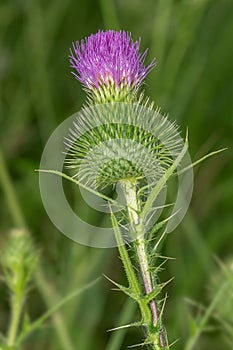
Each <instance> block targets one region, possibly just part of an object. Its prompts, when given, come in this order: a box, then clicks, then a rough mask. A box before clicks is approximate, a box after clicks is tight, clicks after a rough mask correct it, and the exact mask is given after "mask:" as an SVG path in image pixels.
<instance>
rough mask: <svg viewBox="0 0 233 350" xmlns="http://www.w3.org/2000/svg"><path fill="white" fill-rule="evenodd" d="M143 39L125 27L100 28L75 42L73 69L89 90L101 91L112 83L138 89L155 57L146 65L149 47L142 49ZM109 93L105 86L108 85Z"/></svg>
mask: <svg viewBox="0 0 233 350" xmlns="http://www.w3.org/2000/svg"><path fill="white" fill-rule="evenodd" d="M139 48H140V40H138V41H136V42H133V41H132V38H131V34H128V33H126V32H125V31H120V32H117V31H114V30H107V31H98V33H96V34H92V35H90V36H89V37H88V38H86V39H85V40H82V41H81V42H76V43H73V50H72V49H71V50H70V63H71V67H72V68H74V69H75V71H76V72H72V74H74V76H75V77H76V79H78V80H79V81H80V82H81V83H82V84H83V85H84V86H85V87H86V88H88V90H91V91H95V90H96V89H97V91H100V90H101V89H102V88H103V87H104V88H111V87H113V88H114V90H113V91H115V92H117V91H119V90H121V89H125V88H126V89H127V90H128V91H131V90H133V91H134V90H137V89H138V87H139V86H140V85H141V84H142V82H143V80H144V79H145V77H146V75H147V74H148V72H149V71H150V69H151V68H152V67H153V66H154V65H155V60H153V61H152V62H151V63H150V64H149V65H148V66H145V63H144V62H145V58H146V55H147V51H148V50H146V51H145V52H144V53H140V52H139ZM105 94H106V89H105Z"/></svg>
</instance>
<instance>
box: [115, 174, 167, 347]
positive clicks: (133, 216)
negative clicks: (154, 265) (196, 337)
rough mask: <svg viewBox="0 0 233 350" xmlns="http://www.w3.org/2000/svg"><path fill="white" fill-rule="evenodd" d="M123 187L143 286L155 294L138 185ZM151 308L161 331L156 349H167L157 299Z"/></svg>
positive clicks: (132, 183) (155, 338)
mask: <svg viewBox="0 0 233 350" xmlns="http://www.w3.org/2000/svg"><path fill="white" fill-rule="evenodd" d="M121 186H122V189H123V192H124V196H125V199H126V204H127V207H128V213H129V220H130V225H131V231H132V232H133V234H134V235H135V247H136V253H137V258H138V262H139V265H140V271H141V276H142V280H143V285H144V292H145V294H146V295H148V294H150V293H151V292H153V290H154V289H155V286H154V285H153V279H152V276H151V272H150V268H149V261H148V255H147V249H146V244H145V239H144V235H143V233H144V229H143V225H142V223H141V222H140V219H139V215H138V213H139V211H140V208H139V205H138V200H137V192H136V183H135V182H133V181H130V180H124V181H121ZM149 307H150V311H151V317H150V319H151V320H150V323H151V322H152V325H153V328H154V329H155V330H156V329H159V341H158V338H157V337H155V336H154V335H153V336H152V337H151V338H152V339H154V346H155V349H165V347H166V340H165V337H164V333H163V331H162V330H161V329H160V327H158V322H159V318H160V314H159V310H158V307H157V302H156V299H155V298H154V299H153V300H152V301H151V302H150V303H149ZM149 328H150V327H149ZM156 332H157V331H156Z"/></svg>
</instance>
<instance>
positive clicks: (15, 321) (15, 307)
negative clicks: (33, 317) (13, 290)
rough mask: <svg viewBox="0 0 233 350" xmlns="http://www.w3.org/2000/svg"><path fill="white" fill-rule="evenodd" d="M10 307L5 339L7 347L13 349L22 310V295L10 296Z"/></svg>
mask: <svg viewBox="0 0 233 350" xmlns="http://www.w3.org/2000/svg"><path fill="white" fill-rule="evenodd" d="M11 307H12V310H11V312H12V314H11V322H10V327H9V331H8V339H7V345H8V346H9V347H13V346H14V345H15V340H16V337H17V333H18V327H19V321H20V317H21V313H22V308H23V295H21V293H20V294H16V295H12V302H11Z"/></svg>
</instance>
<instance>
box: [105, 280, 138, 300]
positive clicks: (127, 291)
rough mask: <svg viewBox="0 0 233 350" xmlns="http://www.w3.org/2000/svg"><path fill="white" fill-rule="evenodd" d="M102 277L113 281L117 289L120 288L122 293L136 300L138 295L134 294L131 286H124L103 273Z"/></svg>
mask: <svg viewBox="0 0 233 350" xmlns="http://www.w3.org/2000/svg"><path fill="white" fill-rule="evenodd" d="M104 277H105V278H107V280H109V281H110V282H111V283H113V284H114V285H115V286H116V287H118V289H119V290H121V291H122V292H123V293H125V294H127V295H128V296H129V297H131V298H132V299H134V300H138V295H136V294H135V293H134V291H133V290H132V289H131V288H129V287H125V286H123V285H121V284H119V283H117V282H115V281H113V280H112V279H111V278H109V277H107V276H105V275H104Z"/></svg>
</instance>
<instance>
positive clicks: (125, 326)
mask: <svg viewBox="0 0 233 350" xmlns="http://www.w3.org/2000/svg"><path fill="white" fill-rule="evenodd" d="M142 325H143V324H142V323H141V322H135V323H130V324H126V325H124V326H119V327H115V328H112V329H109V330H107V332H113V331H118V330H121V329H125V328H131V327H141V326H142Z"/></svg>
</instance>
